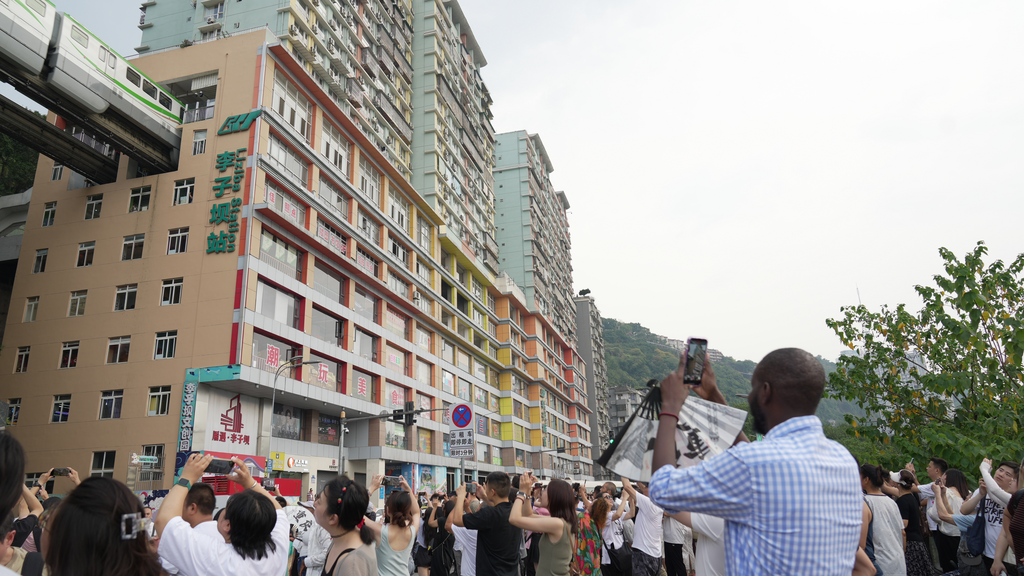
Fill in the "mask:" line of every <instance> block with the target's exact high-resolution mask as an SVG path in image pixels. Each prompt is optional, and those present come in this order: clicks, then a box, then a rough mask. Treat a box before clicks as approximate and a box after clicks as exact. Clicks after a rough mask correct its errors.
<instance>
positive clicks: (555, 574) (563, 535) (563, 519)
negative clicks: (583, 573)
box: [508, 473, 580, 576]
mask: <svg viewBox="0 0 1024 576" xmlns="http://www.w3.org/2000/svg"><path fill="white" fill-rule="evenodd" d="M524 476H527V479H528V480H530V481H532V479H533V476H532V475H531V474H529V473H527V474H525V475H524ZM525 500H526V497H525V496H524V495H522V493H520V495H518V496H516V500H515V502H513V503H512V512H511V513H510V514H509V517H508V521H509V524H512V525H513V526H515V527H516V528H522V529H524V530H532V531H534V532H540V533H542V534H543V536H541V538H540V558H539V561H538V562H537V576H568V575H569V570H570V568H569V566H570V564H571V563H572V562H574V561H575V558H576V538H577V537H578V536H579V533H580V528H579V523H578V522H577V520H576V498H575V495H574V494H573V491H572V486H570V485H569V483H568V482H566V481H564V480H552V481H551V482H549V483H548V487H547V490H545V491H544V492H543V493H542V494H541V501H540V505H541V506H543V507H545V508H547V509H548V512H549V513H550V514H551V516H549V517H547V518H543V517H539V516H523V502H524V501H525Z"/></svg>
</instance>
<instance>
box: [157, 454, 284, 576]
mask: <svg viewBox="0 0 1024 576" xmlns="http://www.w3.org/2000/svg"><path fill="white" fill-rule="evenodd" d="M212 461H213V456H212V455H209V454H207V455H205V456H202V455H200V454H198V453H195V454H192V455H190V456H189V458H188V462H186V463H185V466H184V468H183V469H182V471H181V479H180V480H179V481H178V482H177V483H176V484H175V485H174V486H172V487H171V489H170V491H168V493H167V496H166V497H165V498H164V502H163V505H162V506H160V510H159V511H158V512H157V515H156V529H157V532H158V533H159V534H160V558H161V559H163V560H166V561H167V562H169V563H170V564H172V565H173V566H175V567H176V568H177V569H178V573H179V574H184V575H185V576H233V575H242V574H245V575H246V576H280V575H281V574H283V573H284V571H285V567H286V566H287V564H288V533H289V530H288V517H287V516H286V515H285V513H284V511H283V510H281V505H280V504H278V503H277V500H275V499H274V497H273V496H272V495H271V494H270V493H269V492H267V491H266V489H264V488H263V486H260V483H259V482H258V481H256V480H254V479H253V477H252V475H251V474H250V473H249V469H248V468H247V467H246V465H245V463H244V462H242V461H241V460H240V459H239V458H232V459H231V461H232V462H234V466H235V469H234V471H232V472H231V474H229V475H228V478H229V479H230V480H232V481H233V482H235V483H236V484H238V485H240V486H242V487H243V488H245V490H244V491H242V492H238V493H236V494H232V495H231V498H228V503H227V506H225V507H224V511H223V513H221V514H220V517H219V518H218V519H217V530H218V532H219V533H220V536H221V539H220V540H219V541H218V539H216V538H208V537H203V535H201V534H198V533H196V532H194V531H193V530H192V528H191V527H190V526H189V525H188V524H187V523H185V521H184V520H182V518H181V511H182V507H183V504H184V503H185V497H186V495H187V494H188V492H189V489H190V488H191V487H192V484H193V483H196V482H199V480H200V479H201V478H202V477H203V473H204V472H205V471H206V468H207V466H209V464H210V462H212Z"/></svg>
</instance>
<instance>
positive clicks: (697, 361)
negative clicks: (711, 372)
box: [683, 338, 708, 386]
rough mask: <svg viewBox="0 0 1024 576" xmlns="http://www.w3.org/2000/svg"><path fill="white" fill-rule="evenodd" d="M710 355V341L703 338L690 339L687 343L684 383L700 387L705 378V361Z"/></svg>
mask: <svg viewBox="0 0 1024 576" xmlns="http://www.w3.org/2000/svg"><path fill="white" fill-rule="evenodd" d="M707 353H708V341H707V340H705V339H703V338H690V339H689V340H687V341H686V371H685V372H683V383H684V384H690V385H692V386H700V383H701V379H702V378H703V377H704V360H705V357H706V356H707Z"/></svg>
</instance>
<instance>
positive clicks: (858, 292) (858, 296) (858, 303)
mask: <svg viewBox="0 0 1024 576" xmlns="http://www.w3.org/2000/svg"><path fill="white" fill-rule="evenodd" d="M854 286H855V287H856V288H857V305H858V306H863V305H864V303H863V302H861V301H860V286H858V285H856V284H854Z"/></svg>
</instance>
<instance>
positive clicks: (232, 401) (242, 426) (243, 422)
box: [179, 388, 259, 453]
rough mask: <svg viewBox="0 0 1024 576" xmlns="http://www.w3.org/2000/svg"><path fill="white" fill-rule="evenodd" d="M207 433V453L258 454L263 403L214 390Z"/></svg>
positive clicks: (211, 394)
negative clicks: (260, 409)
mask: <svg viewBox="0 0 1024 576" xmlns="http://www.w3.org/2000/svg"><path fill="white" fill-rule="evenodd" d="M206 430H207V432H206V434H207V437H206V438H205V443H204V444H205V448H206V449H207V450H221V451H233V450H238V451H241V452H250V453H251V452H255V450H256V437H257V435H258V434H259V401H258V400H256V399H255V398H253V397H251V396H244V395H242V394H235V393H232V392H227V391H224V390H219V389H216V388H211V389H210V394H209V407H208V409H207V416H206ZM179 451H181V452H184V450H179Z"/></svg>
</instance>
